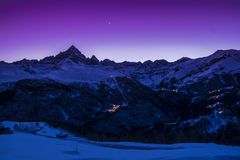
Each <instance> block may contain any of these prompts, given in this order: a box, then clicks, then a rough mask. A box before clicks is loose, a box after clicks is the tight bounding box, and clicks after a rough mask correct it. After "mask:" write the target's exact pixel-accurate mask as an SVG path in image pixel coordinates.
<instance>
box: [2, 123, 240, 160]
mask: <svg viewBox="0 0 240 160" xmlns="http://www.w3.org/2000/svg"><path fill="white" fill-rule="evenodd" d="M4 123H5V125H8V126H9V125H10V126H11V125H13V124H20V123H14V122H4ZM21 124H22V125H23V124H25V125H30V124H31V123H21ZM41 125H43V126H44V127H43V128H42V130H45V131H46V134H45V135H44V136H42V135H41V134H38V133H37V134H30V133H26V132H19V131H15V132H14V133H13V134H6V135H0V143H1V145H0V159H1V160H13V159H18V160H32V159H34V160H43V159H44V160H52V159H58V160H68V159H81V160H83V159H88V160H123V159H137V160H150V159H151V160H152V159H154V160H158V159H159V160H160V159H161V160H182V159H187V160H195V159H201V160H237V159H239V158H240V147H233V146H224V145H217V144H204V143H202V144H200V143H186V144H181V143H180V144H173V145H160V144H144V143H133V142H96V141H90V140H87V139H83V138H77V137H69V138H66V139H59V138H56V137H55V138H54V137H52V136H51V135H52V133H53V132H54V131H57V129H54V128H51V127H49V126H48V125H47V124H45V123H40V126H41Z"/></svg>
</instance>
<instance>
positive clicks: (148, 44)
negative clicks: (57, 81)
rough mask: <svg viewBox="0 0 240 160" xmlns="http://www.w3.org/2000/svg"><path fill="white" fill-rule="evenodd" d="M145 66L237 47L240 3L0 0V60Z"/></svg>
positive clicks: (221, 0) (238, 0)
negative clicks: (72, 59)
mask: <svg viewBox="0 0 240 160" xmlns="http://www.w3.org/2000/svg"><path fill="white" fill-rule="evenodd" d="M71 44H73V45H75V46H76V47H77V48H79V49H80V50H81V51H82V52H83V53H84V54H85V55H86V56H91V55H93V54H95V55H96V56H97V57H98V58H99V59H104V58H109V59H112V60H115V61H118V62H119V61H124V60H128V61H144V60H148V59H150V60H155V59H167V60H169V61H174V60H176V59H179V58H181V57H183V56H188V57H191V58H195V57H201V56H206V55H209V54H211V53H213V52H214V51H215V50H217V49H230V48H233V49H239V48H240V0H65V1H64V0H0V60H4V61H7V62H12V61H16V60H20V59H23V58H28V59H41V58H43V57H45V56H49V55H55V54H57V53H58V52H60V51H63V50H65V49H67V48H68V47H69V46H70V45H71Z"/></svg>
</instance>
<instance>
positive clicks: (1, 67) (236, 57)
mask: <svg viewBox="0 0 240 160" xmlns="http://www.w3.org/2000/svg"><path fill="white" fill-rule="evenodd" d="M239 71H240V51H238V50H219V51H217V52H215V53H214V54H212V55H210V56H208V57H203V58H198V59H190V58H186V57H184V58H181V59H180V60H177V61H175V62H167V61H166V60H156V61H154V62H152V61H145V62H144V63H141V62H138V63H136V62H122V63H116V62H114V61H111V60H108V59H106V60H103V61H99V60H98V59H97V58H96V57H95V56H92V57H91V58H87V57H86V56H84V55H83V54H82V53H81V52H80V51H79V50H78V49H77V48H75V47H74V46H71V47H70V48H69V49H68V50H66V51H64V52H61V53H59V54H58V55H56V56H50V57H46V58H43V59H42V60H40V61H37V60H26V59H24V60H21V61H17V62H14V63H10V64H8V63H3V62H2V63H0V77H1V80H0V81H1V82H9V81H17V80H21V79H27V78H34V79H45V78H48V79H53V80H56V81H59V82H66V83H71V82H86V83H98V82H100V81H107V80H108V79H111V78H113V77H122V76H123V77H131V78H132V79H135V80H137V81H139V82H141V83H142V84H144V85H146V86H149V87H151V88H154V89H160V88H166V87H171V88H174V87H177V88H179V87H181V88H182V87H186V86H188V85H193V84H196V83H204V85H205V86H206V88H208V84H209V83H211V81H212V79H215V80H214V81H218V82H217V83H221V84H220V85H227V84H226V83H227V80H226V77H227V79H231V81H235V83H237V81H236V78H237V77H236V74H238V73H239ZM203 81H204V82H203Z"/></svg>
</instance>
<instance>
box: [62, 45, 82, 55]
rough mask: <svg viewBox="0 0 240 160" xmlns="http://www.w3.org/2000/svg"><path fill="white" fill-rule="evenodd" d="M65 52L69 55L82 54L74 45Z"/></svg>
mask: <svg viewBox="0 0 240 160" xmlns="http://www.w3.org/2000/svg"><path fill="white" fill-rule="evenodd" d="M66 52H70V53H74V54H82V53H81V52H80V51H79V50H78V49H77V47H75V46H74V45H71V46H70V47H69V48H68V49H67V50H66Z"/></svg>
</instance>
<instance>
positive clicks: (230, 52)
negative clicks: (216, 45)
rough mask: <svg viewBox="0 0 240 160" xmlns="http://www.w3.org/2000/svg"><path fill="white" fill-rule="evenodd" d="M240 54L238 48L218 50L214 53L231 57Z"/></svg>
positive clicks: (215, 55)
mask: <svg viewBox="0 0 240 160" xmlns="http://www.w3.org/2000/svg"><path fill="white" fill-rule="evenodd" d="M237 55H240V50H236V49H228V50H217V51H216V52H215V53H213V54H212V56H214V57H216V58H217V57H222V56H224V57H231V56H237Z"/></svg>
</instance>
